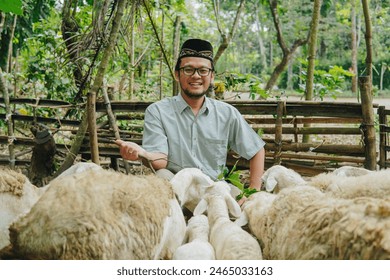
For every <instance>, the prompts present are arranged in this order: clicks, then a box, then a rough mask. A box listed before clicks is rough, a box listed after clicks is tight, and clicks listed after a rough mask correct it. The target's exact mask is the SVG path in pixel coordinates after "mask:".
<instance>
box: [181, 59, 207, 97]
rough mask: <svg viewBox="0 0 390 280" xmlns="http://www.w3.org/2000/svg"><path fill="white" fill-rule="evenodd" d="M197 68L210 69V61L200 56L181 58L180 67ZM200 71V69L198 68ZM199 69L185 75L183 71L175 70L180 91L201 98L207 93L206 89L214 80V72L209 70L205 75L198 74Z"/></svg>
mask: <svg viewBox="0 0 390 280" xmlns="http://www.w3.org/2000/svg"><path fill="white" fill-rule="evenodd" d="M184 67H185V68H190V69H191V68H192V69H193V68H197V69H203V70H205V69H211V61H210V60H208V59H206V58H201V57H183V58H182V59H181V63H180V68H181V69H182V68H184ZM200 71H202V70H200ZM198 72H199V70H198V71H195V73H194V74H193V75H189V76H188V75H186V74H185V71H183V70H179V71H176V72H175V75H176V79H177V80H178V82H179V84H180V87H181V90H182V92H183V93H184V94H185V95H187V96H188V97H190V98H193V99H197V98H201V97H202V96H204V95H205V94H206V93H207V90H208V88H209V86H210V84H211V83H212V81H213V80H214V72H212V71H210V73H209V74H208V75H207V76H201V75H199V73H198Z"/></svg>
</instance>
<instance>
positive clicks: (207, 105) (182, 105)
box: [175, 93, 211, 114]
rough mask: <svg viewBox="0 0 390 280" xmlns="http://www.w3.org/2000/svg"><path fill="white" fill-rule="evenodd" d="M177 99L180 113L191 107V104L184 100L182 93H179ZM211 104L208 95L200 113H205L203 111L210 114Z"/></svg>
mask: <svg viewBox="0 0 390 280" xmlns="http://www.w3.org/2000/svg"><path fill="white" fill-rule="evenodd" d="M175 99H176V101H177V102H176V105H177V110H178V112H179V113H182V112H183V111H184V110H185V109H186V108H190V105H188V104H187V102H186V101H185V100H184V98H183V96H182V95H181V93H180V94H178V95H177V96H176V98H175ZM210 105H211V103H210V100H209V98H208V97H206V98H205V101H204V103H203V105H202V108H200V111H199V113H200V114H203V113H205V114H208V113H209V110H210V109H209V108H210Z"/></svg>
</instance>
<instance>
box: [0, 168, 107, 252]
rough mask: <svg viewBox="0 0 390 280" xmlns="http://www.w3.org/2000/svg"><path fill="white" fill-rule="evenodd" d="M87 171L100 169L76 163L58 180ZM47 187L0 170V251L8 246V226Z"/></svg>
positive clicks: (28, 209)
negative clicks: (37, 185) (35, 184)
mask: <svg viewBox="0 0 390 280" xmlns="http://www.w3.org/2000/svg"><path fill="white" fill-rule="evenodd" d="M89 169H95V170H101V169H102V168H101V167H100V166H99V165H97V164H95V163H77V164H75V165H73V166H71V167H70V168H68V169H67V170H65V171H64V172H63V173H62V174H60V175H59V176H58V178H62V177H64V176H69V175H72V174H77V173H81V172H84V171H86V170H89ZM49 185H50V183H49V184H48V185H46V186H44V187H41V188H38V187H36V186H34V185H33V184H32V183H31V182H30V181H29V180H28V178H27V177H26V176H24V175H23V174H22V173H19V172H17V171H14V170H11V169H0V213H1V220H0V249H2V248H4V247H6V246H7V245H9V244H10V243H9V231H8V227H9V226H10V224H11V223H12V222H13V221H15V220H16V219H17V218H18V217H20V216H22V215H25V214H27V213H28V212H29V211H30V209H31V207H32V206H33V205H34V204H35V203H36V202H37V201H38V199H39V198H40V197H41V195H42V194H43V193H44V192H45V191H46V190H47V188H48V187H49Z"/></svg>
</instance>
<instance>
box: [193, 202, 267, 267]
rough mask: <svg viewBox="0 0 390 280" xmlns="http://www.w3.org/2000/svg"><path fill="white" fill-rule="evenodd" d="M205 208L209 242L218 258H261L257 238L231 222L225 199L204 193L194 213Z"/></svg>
mask: <svg viewBox="0 0 390 280" xmlns="http://www.w3.org/2000/svg"><path fill="white" fill-rule="evenodd" d="M206 210H207V213H208V218H209V224H210V243H211V245H212V246H213V247H214V249H215V256H216V259H218V260H256V259H262V253H261V249H260V245H259V243H258V242H257V240H256V239H255V238H254V237H253V236H252V235H250V234H249V233H248V232H246V231H245V230H243V229H242V228H241V227H240V226H239V225H237V224H235V223H234V222H232V221H231V220H230V218H229V213H228V209H227V205H226V201H225V199H224V198H223V197H221V196H220V195H217V194H206V195H205V197H204V199H202V200H201V201H200V202H199V204H198V206H197V207H196V209H195V210H194V214H199V213H204V212H205V211H206Z"/></svg>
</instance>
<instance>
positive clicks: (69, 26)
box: [61, 0, 83, 101]
mask: <svg viewBox="0 0 390 280" xmlns="http://www.w3.org/2000/svg"><path fill="white" fill-rule="evenodd" d="M73 6H74V0H67V1H64V5H63V8H62V25H61V31H62V38H63V40H64V43H65V46H66V49H67V52H68V55H69V58H70V60H71V61H72V63H73V64H74V66H75V67H74V68H73V77H74V79H75V84H76V86H77V87H78V88H79V89H80V90H79V92H82V89H81V85H82V81H83V74H82V70H81V69H82V66H81V65H80V61H81V60H80V57H79V53H78V52H77V51H76V48H75V46H76V45H77V43H78V42H77V36H75V35H76V34H77V33H78V31H79V26H78V25H77V21H76V20H75V19H74V18H73V17H72V14H73V8H72V7H73ZM80 99H81V95H80V94H78V95H77V96H75V101H79V100H80Z"/></svg>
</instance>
